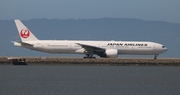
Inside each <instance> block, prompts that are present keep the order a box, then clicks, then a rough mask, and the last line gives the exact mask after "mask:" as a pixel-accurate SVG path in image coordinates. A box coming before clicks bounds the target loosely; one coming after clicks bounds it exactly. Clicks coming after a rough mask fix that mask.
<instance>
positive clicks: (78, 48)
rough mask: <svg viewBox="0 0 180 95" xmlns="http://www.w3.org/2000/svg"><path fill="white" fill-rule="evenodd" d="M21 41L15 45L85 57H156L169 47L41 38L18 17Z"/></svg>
mask: <svg viewBox="0 0 180 95" xmlns="http://www.w3.org/2000/svg"><path fill="white" fill-rule="evenodd" d="M14 21H15V24H16V27H17V30H18V32H19V36H20V38H21V41H13V43H14V45H15V46H19V47H23V48H27V49H31V50H36V51H41V52H46V53H52V54H85V55H86V56H85V57H84V58H95V57H94V56H93V55H97V56H100V57H101V58H117V57H118V54H132V55H154V59H157V56H158V55H159V54H161V53H164V52H166V51H167V50H168V49H167V48H166V47H165V46H164V45H162V44H159V43H155V42H147V41H84V40H39V39H38V38H36V37H35V36H34V34H33V33H32V32H31V31H30V30H29V29H28V28H27V27H26V26H25V25H24V24H23V23H22V22H21V21H20V20H18V19H16V20H14Z"/></svg>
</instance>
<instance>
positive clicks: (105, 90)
mask: <svg viewBox="0 0 180 95" xmlns="http://www.w3.org/2000/svg"><path fill="white" fill-rule="evenodd" d="M179 93H180V67H163V66H161V67H148V66H147V67H145V66H0V95H178V94H179Z"/></svg>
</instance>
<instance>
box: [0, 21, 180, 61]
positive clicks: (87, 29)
mask: <svg viewBox="0 0 180 95" xmlns="http://www.w3.org/2000/svg"><path fill="white" fill-rule="evenodd" d="M22 22H23V23H24V24H25V25H26V26H27V27H28V28H29V29H30V30H31V31H32V32H33V33H34V34H35V35H36V36H37V38H39V39H51V40H54V39H56V40H57V39H61V40H128V41H130V40H135V41H154V42H158V43H162V44H164V45H166V46H167V48H168V52H166V53H164V54H162V55H160V56H159V57H171V58H173V57H176V58H180V49H179V47H180V37H179V36H180V24H179V23H169V22H163V21H145V20H141V19H125V18H101V19H45V18H43V19H31V20H26V21H22ZM14 40H20V38H19V34H18V32H17V29H16V26H15V24H14V21H13V20H0V44H1V45H0V56H3V55H7V56H67V55H53V54H46V53H40V52H36V51H31V50H28V49H23V48H19V47H15V46H13V43H11V41H14ZM73 56H76V55H73ZM81 56H84V55H81ZM123 56H124V55H122V56H121V55H120V57H123ZM133 57H134V56H133ZM138 57H144V56H138Z"/></svg>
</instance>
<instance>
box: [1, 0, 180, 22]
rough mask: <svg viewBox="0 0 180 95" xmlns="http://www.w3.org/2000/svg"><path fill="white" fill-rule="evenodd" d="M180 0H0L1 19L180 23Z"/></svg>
mask: <svg viewBox="0 0 180 95" xmlns="http://www.w3.org/2000/svg"><path fill="white" fill-rule="evenodd" d="M179 4H180V0H0V20H12V19H21V20H29V19H35V18H37V19H38V18H48V19H93V18H104V17H110V18H135V19H143V20H150V21H167V22H173V23H180V11H179V9H180V6H179Z"/></svg>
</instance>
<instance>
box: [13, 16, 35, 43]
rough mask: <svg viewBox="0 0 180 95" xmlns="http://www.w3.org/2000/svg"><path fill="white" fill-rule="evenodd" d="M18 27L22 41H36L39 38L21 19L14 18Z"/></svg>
mask: <svg viewBox="0 0 180 95" xmlns="http://www.w3.org/2000/svg"><path fill="white" fill-rule="evenodd" d="M14 22H15V24H16V27H17V29H18V32H19V36H20V38H21V40H22V41H35V40H38V39H37V38H36V37H35V36H34V34H33V33H32V32H31V31H30V30H29V29H28V28H27V27H26V26H25V25H24V24H23V23H22V22H21V21H20V20H18V19H17V20H14Z"/></svg>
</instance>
